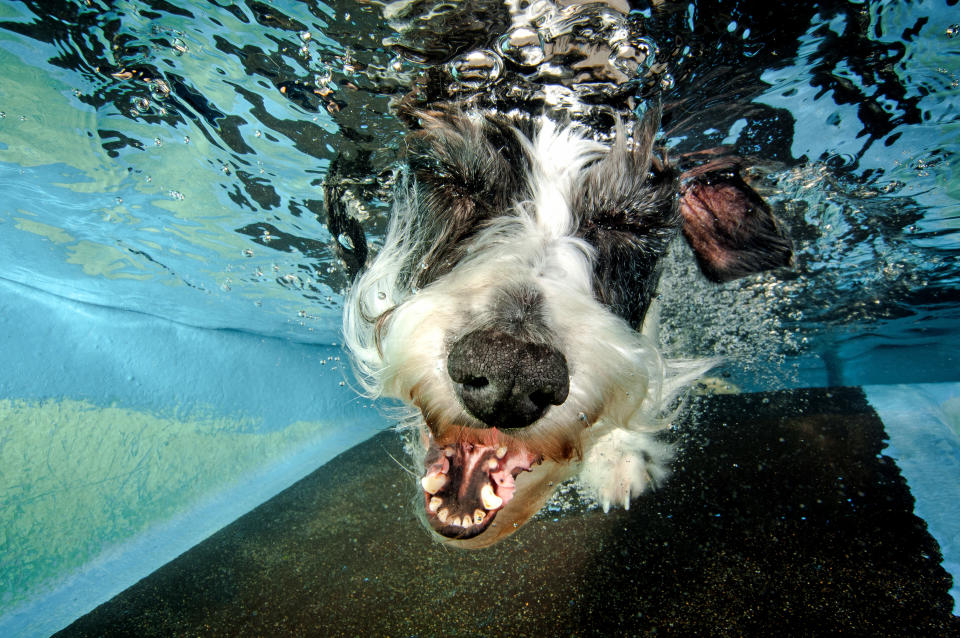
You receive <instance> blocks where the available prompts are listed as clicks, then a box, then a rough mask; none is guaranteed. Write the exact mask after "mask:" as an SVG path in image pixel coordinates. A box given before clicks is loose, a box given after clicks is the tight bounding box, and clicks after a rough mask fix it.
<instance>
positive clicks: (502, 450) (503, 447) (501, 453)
mask: <svg viewBox="0 0 960 638" xmlns="http://www.w3.org/2000/svg"><path fill="white" fill-rule="evenodd" d="M506 455H507V446H506V445H501V446H500V447H498V448H497V458H498V459H502V458H503V457H505V456H506Z"/></svg>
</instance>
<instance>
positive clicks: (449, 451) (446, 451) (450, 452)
mask: <svg viewBox="0 0 960 638" xmlns="http://www.w3.org/2000/svg"><path fill="white" fill-rule="evenodd" d="M443 453H444V454H445V455H447V456H448V457H451V456H453V455H454V454H455V453H456V450H454V449H453V447H451V446H449V445H448V446H447V447H445V448H443Z"/></svg>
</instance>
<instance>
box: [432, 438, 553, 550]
mask: <svg viewBox="0 0 960 638" xmlns="http://www.w3.org/2000/svg"><path fill="white" fill-rule="evenodd" d="M538 461H539V458H538V457H537V456H535V455H533V454H531V453H530V452H528V451H527V450H526V449H524V448H522V447H520V446H517V445H515V444H513V445H509V444H506V443H503V444H494V445H487V444H483V443H475V442H467V441H456V442H453V443H450V444H448V445H442V446H441V445H439V444H438V443H437V442H436V441H434V439H433V437H432V436H431V437H430V445H429V449H428V450H427V457H426V462H425V466H426V473H425V474H424V476H423V478H422V479H420V486H421V487H422V488H423V493H424V502H425V505H426V510H427V520H428V521H429V523H430V526H431V527H432V528H433V529H434V530H435V531H436V532H437V533H438V534H441V535H443V536H446V537H447V538H457V539H467V538H472V537H474V536H476V535H478V534H480V533H481V532H483V531H484V530H485V529H487V527H488V526H489V525H490V524H491V523H492V522H493V519H494V518H495V517H496V515H497V512H499V511H500V510H501V509H503V508H504V506H506V504H507V503H509V502H510V499H512V498H513V495H514V492H515V491H516V478H517V475H519V474H520V472H529V471H530V470H531V468H532V466H533V465H534V464H535V463H536V462H538Z"/></svg>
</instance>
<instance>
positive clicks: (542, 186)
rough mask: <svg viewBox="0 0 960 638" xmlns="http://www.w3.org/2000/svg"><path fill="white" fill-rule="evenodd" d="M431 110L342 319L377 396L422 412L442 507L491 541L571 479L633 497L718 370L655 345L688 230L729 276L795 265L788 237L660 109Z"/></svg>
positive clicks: (414, 414) (422, 450) (656, 477)
mask: <svg viewBox="0 0 960 638" xmlns="http://www.w3.org/2000/svg"><path fill="white" fill-rule="evenodd" d="M419 118H420V122H421V125H422V128H421V129H420V130H418V131H416V132H415V133H413V134H412V136H411V155H410V158H409V171H408V173H407V174H406V176H405V177H404V179H402V180H401V183H400V185H399V186H398V188H397V192H396V195H395V203H394V210H393V216H392V219H391V223H390V227H389V229H388V232H387V236H386V239H385V242H384V245H383V247H382V249H381V250H380V251H379V253H378V255H377V256H376V258H375V259H374V260H373V261H372V263H370V264H369V266H368V268H367V269H366V270H365V271H364V272H363V273H362V274H361V276H360V277H359V279H358V280H357V281H356V282H355V284H354V286H353V287H352V289H351V291H350V293H349V296H348V299H347V302H346V310H345V315H344V332H345V338H346V343H347V346H348V347H349V349H350V350H351V352H352V354H353V357H354V361H355V363H356V366H357V368H358V371H359V375H360V378H361V380H362V382H363V384H364V387H365V390H366V391H367V393H368V394H370V395H371V396H389V397H396V398H399V399H401V400H402V401H404V402H406V403H407V404H409V405H410V406H411V407H412V410H411V413H410V416H409V419H408V420H407V426H408V428H409V429H408V432H410V433H411V436H410V444H411V445H410V447H411V448H412V449H413V452H414V456H415V457H416V458H415V460H416V462H417V463H418V465H419V466H420V467H422V474H421V480H420V488H421V494H422V505H423V507H422V513H423V516H424V518H425V521H426V522H427V524H428V525H429V527H430V528H431V529H432V530H434V531H435V532H436V533H437V534H438V535H439V536H440V537H442V538H443V539H446V540H448V541H449V542H452V543H454V544H457V545H460V546H463V547H483V546H486V545H489V544H491V543H493V542H496V541H497V540H499V539H500V538H502V537H504V536H506V535H508V534H510V533H511V532H513V531H514V530H515V529H516V528H517V527H519V525H520V524H522V523H523V522H525V521H526V520H527V519H528V518H529V517H530V516H532V515H533V514H534V513H536V511H537V510H539V509H540V507H541V506H542V505H543V503H544V502H545V501H546V500H547V499H548V498H549V497H550V495H551V494H552V492H553V490H554V488H555V486H556V485H557V484H558V483H559V482H561V481H563V480H565V479H567V478H570V477H572V476H578V477H579V481H580V484H581V486H582V488H583V489H584V491H585V492H586V493H587V494H588V495H589V496H591V497H593V498H594V499H596V500H597V501H599V502H600V503H601V504H602V506H603V507H604V509H607V508H609V507H610V506H611V505H620V506H624V507H628V506H629V503H630V500H631V498H632V497H634V496H636V495H637V494H639V493H641V492H643V491H644V490H645V489H646V488H647V487H648V486H650V485H651V484H655V483H657V482H658V481H660V480H662V479H663V478H664V477H665V476H666V475H667V474H668V468H667V463H668V461H669V458H670V453H669V447H668V446H667V445H666V444H664V443H662V442H660V441H658V440H657V439H656V438H655V437H654V436H653V434H652V433H653V432H655V431H657V430H659V429H661V428H663V427H665V426H666V425H668V423H669V419H668V418H666V417H665V415H664V410H665V409H666V408H667V407H668V406H669V405H670V403H671V402H672V400H673V398H674V397H675V396H676V394H677V393H678V392H679V391H680V390H681V389H682V388H683V387H685V386H686V385H687V384H688V383H689V382H690V381H691V380H692V379H693V378H695V377H696V376H698V375H700V374H701V373H702V372H703V371H704V370H705V369H706V367H707V365H706V364H705V363H703V362H686V363H678V362H666V361H664V360H663V359H662V357H661V356H660V354H659V352H658V349H657V347H656V343H655V338H654V335H653V333H654V328H655V323H656V321H655V312H651V311H650V307H651V302H652V300H653V298H654V294H655V291H656V286H657V281H658V278H659V266H658V264H659V262H660V259H661V258H662V257H663V255H664V254H665V253H666V251H667V249H668V246H669V245H670V243H671V242H672V241H673V239H674V238H675V237H676V236H677V235H678V234H680V232H681V230H683V232H684V234H685V235H686V237H687V239H688V241H689V243H690V245H691V246H692V247H693V249H694V251H695V253H696V255H697V258H698V260H699V261H700V264H701V266H702V267H703V270H704V272H705V273H706V274H707V275H708V276H709V277H711V278H712V279H715V280H718V281H720V280H726V279H731V278H735V277H738V276H742V275H744V274H747V273H749V272H756V271H758V270H762V269H764V268H769V267H774V266H780V265H784V264H786V263H788V262H789V260H790V250H789V243H788V242H787V241H786V240H785V239H784V238H783V236H782V234H781V233H780V232H779V229H778V228H777V225H776V223H775V222H774V220H773V218H772V216H771V215H770V214H769V209H767V208H766V206H765V205H764V204H763V202H762V201H761V200H760V199H759V197H757V196H756V194H755V193H753V191H751V190H750V189H749V187H748V186H747V185H746V184H745V183H744V182H743V181H742V180H741V179H740V178H739V176H738V175H737V173H736V171H735V170H733V169H729V168H728V169H726V170H713V171H700V172H699V174H698V175H696V176H683V175H678V174H677V173H676V172H675V171H674V170H673V169H672V168H671V167H670V166H669V165H668V164H667V163H666V162H665V161H663V159H662V158H661V157H660V156H659V155H658V154H657V153H656V152H655V148H654V139H655V136H656V132H657V128H658V124H659V117H658V115H657V114H656V113H655V112H651V113H649V114H648V115H647V116H646V117H645V118H644V119H643V121H642V122H641V123H640V124H639V125H638V126H637V127H636V128H635V129H634V130H633V131H632V132H631V134H629V135H628V133H627V132H626V131H624V130H618V131H617V134H616V136H615V140H614V141H613V142H612V143H611V144H604V143H600V142H596V141H593V140H592V139H590V137H588V136H587V135H586V134H585V132H584V131H580V130H577V129H576V128H575V127H573V126H567V127H564V126H560V125H558V124H556V123H555V122H553V121H552V120H551V119H549V118H547V117H542V118H529V117H508V116H503V115H495V114H489V113H487V114H481V113H479V112H462V111H459V110H456V109H449V110H444V109H441V110H434V111H430V112H421V113H419ZM635 328H642V329H640V330H637V329H635Z"/></svg>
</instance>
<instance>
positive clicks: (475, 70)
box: [447, 50, 503, 89]
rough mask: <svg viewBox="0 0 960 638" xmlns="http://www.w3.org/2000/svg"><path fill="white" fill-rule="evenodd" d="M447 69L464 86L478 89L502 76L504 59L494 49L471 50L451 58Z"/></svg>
mask: <svg viewBox="0 0 960 638" xmlns="http://www.w3.org/2000/svg"><path fill="white" fill-rule="evenodd" d="M447 70H448V71H449V72H450V75H451V76H452V77H453V79H454V80H455V81H456V82H457V83H458V84H459V85H460V86H461V87H462V88H467V89H478V88H480V87H482V86H485V85H487V84H492V83H494V82H496V81H497V80H498V79H499V78H500V74H501V73H502V72H503V61H502V60H501V59H500V56H498V55H497V54H496V53H494V52H493V51H487V50H478V51H471V52H470V53H465V54H463V55H461V56H458V57H456V58H454V59H453V60H451V61H450V63H449V64H448V65H447ZM454 88H456V87H454Z"/></svg>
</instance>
